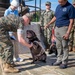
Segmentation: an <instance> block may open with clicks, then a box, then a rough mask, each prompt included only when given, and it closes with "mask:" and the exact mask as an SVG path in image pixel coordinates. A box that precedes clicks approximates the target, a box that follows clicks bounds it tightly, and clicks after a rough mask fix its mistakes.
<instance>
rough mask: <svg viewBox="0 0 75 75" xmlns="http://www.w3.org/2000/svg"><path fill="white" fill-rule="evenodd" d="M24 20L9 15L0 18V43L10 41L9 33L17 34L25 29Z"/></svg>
mask: <svg viewBox="0 0 75 75" xmlns="http://www.w3.org/2000/svg"><path fill="white" fill-rule="evenodd" d="M23 26H24V25H23V19H22V18H21V17H17V16H15V15H8V16H6V17H1V18H0V41H3V40H6V39H9V34H8V32H9V31H13V32H16V31H17V29H18V28H21V29H22V28H24V27H23Z"/></svg>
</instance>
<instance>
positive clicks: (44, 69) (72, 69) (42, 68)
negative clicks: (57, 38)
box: [0, 52, 75, 75]
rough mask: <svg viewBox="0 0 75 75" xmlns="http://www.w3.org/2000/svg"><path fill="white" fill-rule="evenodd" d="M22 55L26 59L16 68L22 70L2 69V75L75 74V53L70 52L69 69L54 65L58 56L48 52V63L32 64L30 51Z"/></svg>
mask: <svg viewBox="0 0 75 75" xmlns="http://www.w3.org/2000/svg"><path fill="white" fill-rule="evenodd" d="M20 57H21V58H23V59H24V61H23V62H16V68H18V69H19V70H20V72H19V73H2V72H1V69H0V75H75V53H74V52H70V53H69V62H68V68H67V69H60V68H59V66H52V63H54V62H55V60H56V57H55V55H54V54H51V55H49V54H48V53H47V63H42V62H36V63H35V64H31V62H32V60H29V58H30V57H31V54H30V53H27V54H20Z"/></svg>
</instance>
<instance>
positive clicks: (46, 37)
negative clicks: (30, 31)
mask: <svg viewBox="0 0 75 75" xmlns="http://www.w3.org/2000/svg"><path fill="white" fill-rule="evenodd" d="M43 35H44V44H45V46H46V48H48V47H49V46H50V44H51V35H52V30H51V29H49V28H47V29H46V30H43Z"/></svg>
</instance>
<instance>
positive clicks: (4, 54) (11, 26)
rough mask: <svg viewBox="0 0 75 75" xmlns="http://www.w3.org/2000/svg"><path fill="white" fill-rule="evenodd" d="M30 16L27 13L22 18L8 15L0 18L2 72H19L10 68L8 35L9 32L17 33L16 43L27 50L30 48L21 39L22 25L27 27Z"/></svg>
mask: <svg viewBox="0 0 75 75" xmlns="http://www.w3.org/2000/svg"><path fill="white" fill-rule="evenodd" d="M31 16H32V15H30V14H28V13H27V14H26V15H24V16H23V17H17V16H15V15H8V16H6V17H1V18H0V57H1V60H2V64H1V65H2V68H3V71H4V72H18V71H19V70H18V69H16V68H14V67H12V66H11V65H12V64H13V44H12V42H11V39H10V36H9V34H8V32H9V31H13V32H16V31H17V35H18V41H19V42H20V43H22V44H23V45H24V46H27V47H29V48H30V47H32V45H30V44H28V43H27V42H26V41H25V40H24V39H23V37H22V29H23V28H24V25H29V23H30V20H31Z"/></svg>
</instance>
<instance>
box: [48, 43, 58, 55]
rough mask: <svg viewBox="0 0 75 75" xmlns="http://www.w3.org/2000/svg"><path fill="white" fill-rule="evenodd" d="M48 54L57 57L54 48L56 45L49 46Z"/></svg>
mask: <svg viewBox="0 0 75 75" xmlns="http://www.w3.org/2000/svg"><path fill="white" fill-rule="evenodd" d="M48 53H49V54H52V53H54V54H55V55H56V56H57V54H58V53H57V48H56V45H55V44H51V46H50V48H49V51H48Z"/></svg>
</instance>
